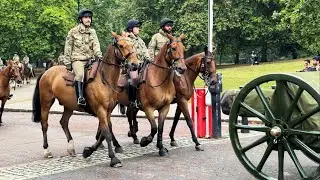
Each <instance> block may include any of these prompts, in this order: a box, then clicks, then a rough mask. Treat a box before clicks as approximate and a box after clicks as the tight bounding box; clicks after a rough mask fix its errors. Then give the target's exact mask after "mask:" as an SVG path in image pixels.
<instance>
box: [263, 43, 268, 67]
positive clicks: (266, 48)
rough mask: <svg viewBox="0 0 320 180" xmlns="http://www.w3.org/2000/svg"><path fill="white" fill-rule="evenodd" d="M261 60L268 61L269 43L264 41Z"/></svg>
mask: <svg viewBox="0 0 320 180" xmlns="http://www.w3.org/2000/svg"><path fill="white" fill-rule="evenodd" d="M261 61H262V62H267V61H268V43H264V44H263V46H262V49H261Z"/></svg>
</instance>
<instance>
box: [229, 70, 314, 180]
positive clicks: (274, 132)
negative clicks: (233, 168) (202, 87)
mask: <svg viewBox="0 0 320 180" xmlns="http://www.w3.org/2000/svg"><path fill="white" fill-rule="evenodd" d="M319 77H320V76H319ZM312 83H315V84H317V85H318V87H316V88H315V87H313V86H312V85H310V84H312ZM312 83H310V82H309V83H308V82H305V79H303V78H301V77H298V76H295V75H289V74H269V75H265V76H262V77H259V78H257V79H255V80H253V81H251V82H250V83H248V84H247V85H246V86H245V87H243V88H242V89H241V91H240V92H239V94H238V95H237V97H236V99H235V101H234V103H233V106H232V109H231V113H230V117H229V132H230V140H231V142H232V146H233V149H234V151H235V153H236V155H237V157H238V159H239V160H240V162H241V163H242V164H243V166H244V167H245V168H246V169H247V170H248V171H249V172H250V173H251V174H252V175H254V176H255V177H256V178H258V179H281V180H282V179H285V178H286V179H287V178H289V179H292V178H293V179H297V176H300V179H314V178H315V177H314V176H315V174H314V173H313V172H314V171H308V170H306V169H308V168H309V167H310V164H308V165H307V166H308V168H306V167H304V166H303V164H304V163H305V162H306V160H307V161H310V160H312V161H313V162H312V161H310V162H309V163H311V164H312V165H314V167H313V166H311V167H313V168H315V169H317V168H318V166H319V164H320V154H319V153H320V151H319V149H320V94H319V93H320V90H319V89H318V88H319V86H320V85H319V82H312ZM271 85H276V89H275V90H274V91H273V92H272V95H269V94H267V93H266V91H265V90H262V89H264V88H265V89H269V90H270V86H271ZM252 95H254V96H255V97H256V100H258V101H259V102H257V101H254V102H252ZM249 96H251V97H249ZM306 100H307V102H306ZM259 105H260V107H259ZM241 114H249V115H248V116H250V117H256V118H257V119H260V121H261V124H259V125H256V124H255V125H254V124H249V125H242V124H241V123H240V122H239V121H238V118H239V116H240V115H241ZM243 129H247V130H250V133H252V137H255V139H254V140H251V136H250V142H245V143H243V139H242V138H241V134H240V131H241V130H243ZM254 134H256V135H255V136H254ZM295 150H296V151H295ZM260 152H261V153H260ZM272 152H274V153H275V154H272ZM301 152H302V153H301ZM259 153H260V154H259ZM304 155H306V156H304ZM257 156H258V158H257ZM303 158H304V159H303ZM274 159H276V160H277V161H275V160H274ZM314 162H315V163H314ZM288 164H291V166H290V165H288ZM289 166H290V170H287V168H288V167H289ZM286 170H287V171H295V173H296V176H295V177H287V176H290V173H287V171H286ZM318 171H319V168H318V169H317V170H316V172H318ZM319 173H320V172H319ZM288 174H289V175H288ZM291 175H292V173H291ZM316 176H319V175H318V174H316ZM319 179H320V176H319Z"/></svg>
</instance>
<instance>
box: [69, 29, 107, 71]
mask: <svg viewBox="0 0 320 180" xmlns="http://www.w3.org/2000/svg"><path fill="white" fill-rule="evenodd" d="M64 55H65V57H64V64H66V65H67V64H70V63H71V62H73V61H83V60H87V59H90V58H94V57H95V56H96V57H102V53H101V50H100V43H99V40H98V36H97V34H96V31H95V30H94V29H92V28H86V27H85V26H84V25H83V24H79V25H78V26H76V27H74V28H73V29H71V30H70V31H69V33H68V36H67V38H66V43H65V47H64Z"/></svg>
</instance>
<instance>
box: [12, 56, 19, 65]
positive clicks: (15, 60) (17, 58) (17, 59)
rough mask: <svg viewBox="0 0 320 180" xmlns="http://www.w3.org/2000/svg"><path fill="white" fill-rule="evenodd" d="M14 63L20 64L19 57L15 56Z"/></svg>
mask: <svg viewBox="0 0 320 180" xmlns="http://www.w3.org/2000/svg"><path fill="white" fill-rule="evenodd" d="M12 60H13V62H15V63H19V62H20V58H19V56H18V55H14V56H13V58H12Z"/></svg>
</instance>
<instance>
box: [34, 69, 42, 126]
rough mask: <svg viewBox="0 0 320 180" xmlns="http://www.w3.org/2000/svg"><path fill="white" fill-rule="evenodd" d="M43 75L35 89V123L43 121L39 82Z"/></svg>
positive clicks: (38, 80)
mask: <svg viewBox="0 0 320 180" xmlns="http://www.w3.org/2000/svg"><path fill="white" fill-rule="evenodd" d="M42 75H43V74H41V75H40V76H39V77H38V79H37V84H36V87H35V89H34V93H33V99H32V114H33V117H32V119H33V122H40V121H41V102H40V88H39V82H40V79H41V77H42Z"/></svg>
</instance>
